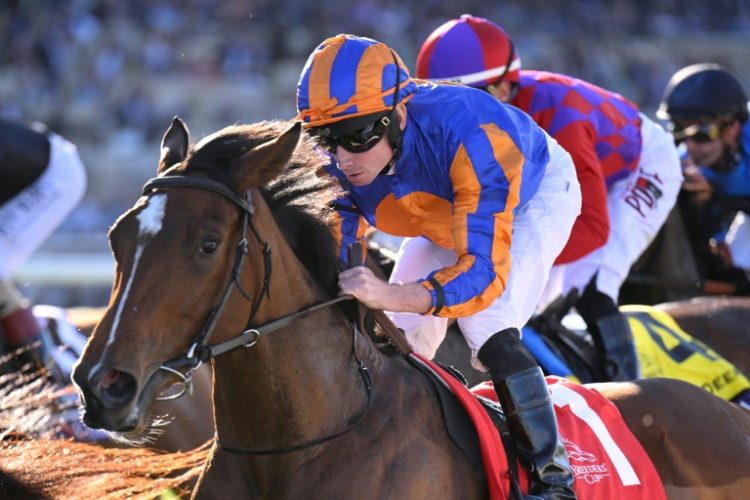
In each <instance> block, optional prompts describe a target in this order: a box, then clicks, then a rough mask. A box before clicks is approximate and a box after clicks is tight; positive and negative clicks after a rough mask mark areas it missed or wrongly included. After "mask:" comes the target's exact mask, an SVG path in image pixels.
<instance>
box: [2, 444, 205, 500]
mask: <svg viewBox="0 0 750 500" xmlns="http://www.w3.org/2000/svg"><path fill="white" fill-rule="evenodd" d="M208 446H209V443H207V444H206V445H204V446H202V447H200V448H196V449H195V450H192V451H189V452H177V453H160V452H155V451H153V450H148V449H119V448H111V449H108V448H103V447H102V446H100V445H97V444H89V443H77V442H73V441H63V440H44V439H42V440H37V439H23V438H22V437H21V438H20V439H7V438H6V439H5V440H3V441H0V455H1V456H2V457H3V459H2V463H0V491H2V492H3V493H4V494H7V495H8V496H3V495H0V496H3V498H16V497H15V496H13V495H12V493H19V494H29V495H31V496H29V497H27V498H111V499H116V498H140V499H146V498H159V497H160V495H162V494H163V493H166V492H167V491H171V493H173V494H175V495H180V496H182V495H185V494H188V493H189V492H190V490H191V489H192V487H193V485H194V483H195V481H196V480H197V478H198V475H199V474H200V471H201V470H202V466H203V463H204V462H205V461H206V458H207V456H208V452H209V450H208Z"/></svg>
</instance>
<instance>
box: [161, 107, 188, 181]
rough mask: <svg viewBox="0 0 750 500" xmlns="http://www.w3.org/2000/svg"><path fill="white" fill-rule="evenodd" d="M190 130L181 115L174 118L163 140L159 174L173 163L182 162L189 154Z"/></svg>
mask: <svg viewBox="0 0 750 500" xmlns="http://www.w3.org/2000/svg"><path fill="white" fill-rule="evenodd" d="M189 143H190V132H188V128H187V125H185V122H183V121H182V120H181V119H180V117H179V116H175V117H174V118H173V119H172V124H171V125H170V126H169V128H168V129H167V131H166V132H165V133H164V137H163V138H162V140H161V155H160V157H159V167H158V168H157V169H156V173H157V174H161V173H162V172H164V171H165V170H166V169H168V168H169V167H171V166H172V165H174V164H176V163H179V162H181V161H182V160H184V159H185V156H187V150H188V144H189Z"/></svg>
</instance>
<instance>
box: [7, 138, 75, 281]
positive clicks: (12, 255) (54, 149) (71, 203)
mask: <svg viewBox="0 0 750 500" xmlns="http://www.w3.org/2000/svg"><path fill="white" fill-rule="evenodd" d="M49 140H50V159H49V165H48V166H47V168H46V169H45V170H44V172H43V173H42V175H41V176H39V178H38V179H37V180H36V181H34V182H33V183H32V184H30V185H29V186H28V187H27V188H26V189H24V190H23V191H21V192H20V193H18V194H17V195H16V196H14V197H13V198H11V199H10V200H8V201H7V202H6V203H4V204H3V205H2V206H0V280H4V279H8V278H9V277H10V275H11V273H12V272H13V271H15V270H16V269H18V268H19V267H20V266H21V265H23V264H24V263H25V262H26V260H27V259H28V258H29V257H30V256H31V255H32V254H33V253H34V251H35V250H36V249H37V248H38V247H39V246H40V245H41V244H42V243H43V242H44V241H45V240H46V239H47V238H48V237H49V236H50V235H51V234H52V232H53V231H54V230H55V229H57V227H58V226H59V225H60V224H61V223H62V222H63V221H64V220H65V218H66V217H67V216H68V214H69V213H70V212H71V211H72V210H73V208H75V206H76V205H78V203H79V202H80V201H81V198H82V197H83V193H84V192H85V190H86V170H85V168H84V166H83V163H82V162H81V159H80V157H79V156H78V150H77V148H76V147H75V146H74V145H73V144H71V143H70V142H68V141H66V140H65V139H63V138H62V137H60V136H58V135H55V134H50V137H49Z"/></svg>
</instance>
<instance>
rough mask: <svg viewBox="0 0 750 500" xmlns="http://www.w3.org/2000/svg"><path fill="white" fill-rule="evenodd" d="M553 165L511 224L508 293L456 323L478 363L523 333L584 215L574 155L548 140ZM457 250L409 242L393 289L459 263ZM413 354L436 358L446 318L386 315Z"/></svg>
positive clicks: (400, 253)
mask: <svg viewBox="0 0 750 500" xmlns="http://www.w3.org/2000/svg"><path fill="white" fill-rule="evenodd" d="M547 143H548V145H549V151H550V161H549V163H548V165H547V168H546V170H545V173H544V177H543V179H542V181H541V184H540V185H539V189H538V191H537V192H536V194H534V196H533V197H532V198H531V199H530V200H529V201H528V202H527V203H526V204H525V205H523V206H522V207H519V208H517V209H516V211H515V214H514V220H513V229H512V238H511V247H510V258H511V265H510V272H509V274H508V279H507V283H506V286H505V290H504V291H503V293H502V295H501V296H500V297H498V298H497V299H496V300H495V301H494V302H492V304H490V306H489V307H487V308H486V309H484V310H482V311H480V312H478V313H475V314H473V315H471V316H466V317H463V318H458V324H459V326H460V328H461V332H462V333H463V335H464V337H465V338H466V342H467V343H468V344H469V347H470V348H471V352H472V362H473V363H474V364H475V366H477V367H481V365H480V364H479V363H478V361H477V360H476V353H477V351H478V350H479V348H480V347H482V345H483V344H484V343H485V342H486V341H487V339H489V338H490V337H491V336H492V335H493V334H494V333H497V332H499V331H501V330H504V329H506V328H518V329H519V330H520V329H521V327H522V326H523V325H525V324H526V322H527V321H528V320H529V318H530V317H531V315H532V314H533V312H534V308H535V307H536V304H537V302H538V301H539V297H540V295H541V293H542V290H543V288H544V285H545V283H546V282H547V277H548V275H549V270H550V268H551V267H552V264H553V263H554V261H555V259H556V258H557V256H558V255H559V253H560V252H561V251H562V249H563V247H564V246H565V243H566V242H567V240H568V237H569V235H570V231H571V229H572V228H573V223H574V222H575V219H576V217H578V214H579V213H580V211H581V188H580V186H579V184H578V179H577V178H576V172H575V167H574V166H573V161H572V160H571V158H570V155H569V154H568V153H567V151H565V150H564V149H563V148H562V147H561V146H560V145H559V144H558V143H557V141H555V140H554V139H553V138H551V137H549V136H548V140H547ZM457 260H458V257H457V256H456V253H455V252H454V251H453V250H448V249H445V248H442V247H439V246H437V245H435V244H434V243H432V242H431V241H429V240H428V239H426V238H423V237H416V238H408V239H405V240H404V241H403V243H402V245H401V248H400V249H399V251H398V254H397V256H396V263H395V266H394V269H393V273H392V274H391V279H390V281H391V282H392V283H412V282H415V281H417V280H419V279H421V278H424V277H425V276H427V275H428V274H430V273H431V272H432V271H434V270H436V269H442V268H444V267H447V266H451V265H453V264H455V263H456V261H457ZM388 315H389V316H390V318H391V319H392V320H393V322H394V323H395V324H396V326H398V327H399V328H402V329H403V330H404V332H405V334H406V338H407V339H408V340H409V343H410V344H411V345H412V347H413V348H414V350H415V351H416V352H417V353H419V354H421V355H423V356H425V357H427V358H430V359H431V358H433V357H434V356H435V352H436V351H437V349H438V347H439V346H440V344H441V343H442V341H443V339H444V338H445V333H446V330H447V327H448V318H443V317H438V316H432V315H421V314H413V313H388Z"/></svg>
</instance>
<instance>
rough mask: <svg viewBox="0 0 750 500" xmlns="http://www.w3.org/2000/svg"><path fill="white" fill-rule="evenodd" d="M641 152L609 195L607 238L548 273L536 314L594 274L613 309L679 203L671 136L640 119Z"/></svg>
mask: <svg viewBox="0 0 750 500" xmlns="http://www.w3.org/2000/svg"><path fill="white" fill-rule="evenodd" d="M641 119H642V124H641V134H642V137H643V148H642V151H641V158H640V161H639V162H638V166H637V168H636V170H635V171H634V172H633V173H632V174H631V175H630V176H629V177H627V178H625V179H622V180H620V181H618V182H616V183H614V184H613V185H612V186H611V187H610V189H609V193H608V195H607V210H608V211H609V224H610V233H609V239H608V240H607V242H606V243H605V244H604V245H603V246H602V247H599V248H598V249H596V250H594V251H593V252H591V253H590V254H588V255H586V256H584V257H582V258H580V259H579V260H577V261H575V262H571V263H568V264H565V265H561V266H555V267H554V268H552V272H551V273H550V278H549V283H548V285H547V288H546V289H545V291H544V294H543V296H542V300H541V301H540V304H539V309H542V308H543V307H544V306H546V305H547V304H549V302H551V301H552V300H554V299H555V298H556V297H557V296H559V295H560V294H567V293H568V292H569V291H570V290H572V289H573V288H577V289H578V290H579V292H582V291H583V288H584V287H585V286H586V284H587V283H588V282H589V281H590V280H591V278H592V277H593V276H594V274H596V273H598V274H597V278H596V288H597V290H599V291H600V292H602V293H605V294H607V295H608V296H610V297H611V298H612V299H613V300H614V301H615V303H617V299H618V296H619V293H620V287H621V286H622V283H623V281H625V278H626V277H627V275H628V273H629V272H630V267H631V266H632V265H633V263H634V262H635V261H636V260H637V259H638V257H640V255H641V254H642V253H643V252H644V251H645V250H646V248H647V247H648V245H649V244H650V243H651V241H652V240H653V239H654V237H655V236H656V234H657V233H658V232H659V229H660V228H661V227H662V225H663V224H664V222H665V221H666V220H667V216H668V215H669V213H670V211H671V210H672V208H673V207H674V205H675V202H676V201H677V195H678V194H679V192H680V187H681V186H682V180H683V177H682V168H681V166H680V159H679V156H678V154H677V149H676V148H675V145H674V140H673V139H672V136H671V135H670V134H669V133H668V132H667V131H666V130H664V129H663V128H662V127H661V126H659V125H657V124H656V123H654V122H653V121H651V120H649V119H648V118H647V117H645V116H643V115H641Z"/></svg>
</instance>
